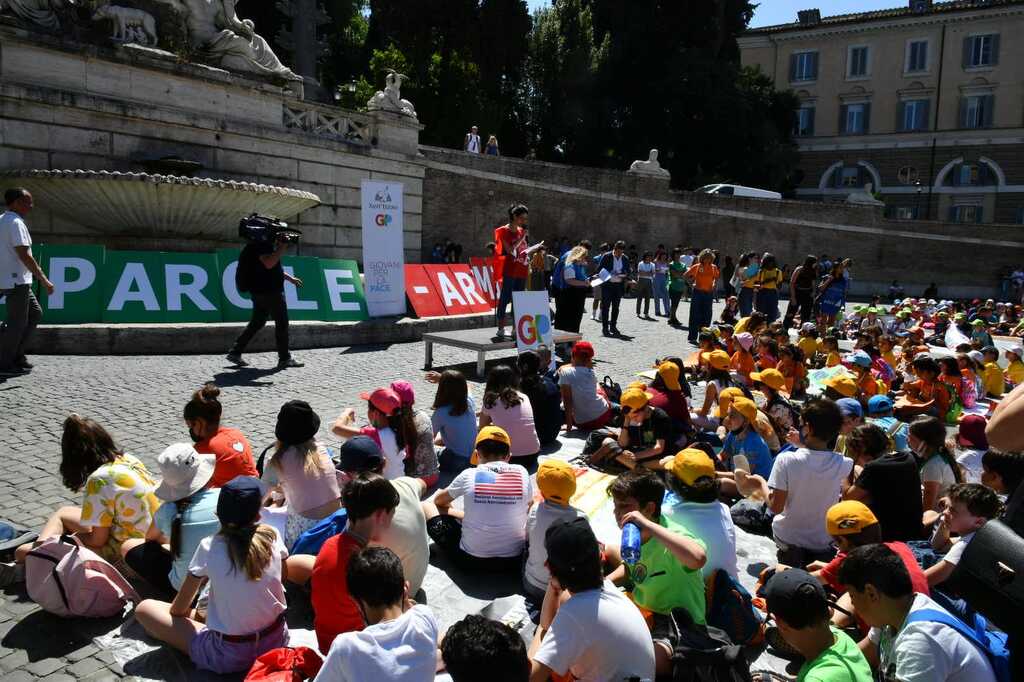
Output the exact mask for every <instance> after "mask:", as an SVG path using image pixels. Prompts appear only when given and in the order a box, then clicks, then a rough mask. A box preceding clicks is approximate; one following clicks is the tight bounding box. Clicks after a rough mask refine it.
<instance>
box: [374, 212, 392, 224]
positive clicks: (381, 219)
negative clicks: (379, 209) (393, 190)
mask: <svg viewBox="0 0 1024 682" xmlns="http://www.w3.org/2000/svg"><path fill="white" fill-rule="evenodd" d="M393 220H394V218H392V217H391V216H390V215H388V214H386V213H378V214H377V217H375V218H374V219H373V222H375V223H377V226H378V227H387V226H388V225H390V224H391V222H392V221H393Z"/></svg>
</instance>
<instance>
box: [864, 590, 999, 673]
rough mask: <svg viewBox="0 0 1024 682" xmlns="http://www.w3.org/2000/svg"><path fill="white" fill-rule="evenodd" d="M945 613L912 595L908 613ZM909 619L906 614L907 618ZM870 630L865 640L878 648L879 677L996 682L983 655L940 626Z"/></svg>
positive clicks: (950, 630)
mask: <svg viewBox="0 0 1024 682" xmlns="http://www.w3.org/2000/svg"><path fill="white" fill-rule="evenodd" d="M922 609H932V610H935V611H943V612H945V611H944V609H943V608H942V607H941V606H939V605H938V604H936V603H935V602H934V601H932V600H931V599H930V598H929V597H926V596H925V595H923V594H917V595H914V603H913V604H912V605H911V607H910V613H914V612H915V611H920V610H922ZM908 616H909V614H908ZM888 630H889V628H886V631H883V630H880V629H879V628H871V632H870V633H869V634H868V637H869V638H870V639H871V641H872V642H874V643H875V644H876V645H878V653H879V658H880V661H881V665H880V666H879V672H880V677H881V679H883V680H899V682H995V679H996V676H995V673H993V672H992V666H991V664H989V662H988V659H986V658H985V655H984V654H983V653H981V651H979V650H978V648H977V647H976V646H974V644H972V643H971V642H970V641H968V640H967V639H965V638H964V636H963V635H961V634H960V633H959V632H957V631H956V630H954V629H953V628H951V627H949V626H948V625H944V624H942V623H932V622H920V623H911V624H909V625H904V626H903V627H902V628H901V629H900V631H899V632H897V633H896V634H895V637H893V635H892V633H891V632H888Z"/></svg>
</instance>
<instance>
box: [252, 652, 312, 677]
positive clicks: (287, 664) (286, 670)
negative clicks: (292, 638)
mask: <svg viewBox="0 0 1024 682" xmlns="http://www.w3.org/2000/svg"><path fill="white" fill-rule="evenodd" d="M323 664H324V661H323V659H322V658H320V654H318V653H317V652H315V651H313V650H312V649H310V648H309V647H305V646H300V647H296V648H294V649H293V648H291V647H281V648H279V649H271V650H270V651H268V652H267V653H265V654H263V655H262V656H260V657H259V658H257V659H256V662H255V663H253V664H252V668H251V669H250V670H249V674H248V675H246V676H245V680H246V682H253V681H254V680H261V681H262V682H305V680H311V679H313V678H314V677H316V676H317V674H318V673H319V672H320V666H322V665H323Z"/></svg>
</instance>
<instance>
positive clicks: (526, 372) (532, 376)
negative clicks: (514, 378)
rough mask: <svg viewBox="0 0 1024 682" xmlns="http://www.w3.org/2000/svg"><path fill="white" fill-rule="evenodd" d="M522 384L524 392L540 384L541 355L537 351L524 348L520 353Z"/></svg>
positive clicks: (519, 362)
mask: <svg viewBox="0 0 1024 682" xmlns="http://www.w3.org/2000/svg"><path fill="white" fill-rule="evenodd" d="M518 365H519V375H520V379H519V382H520V385H521V386H522V388H523V391H524V392H528V391H532V390H533V389H534V388H536V387H537V386H539V385H540V355H538V354H537V351H533V350H524V351H523V352H522V353H520V354H519V360H518Z"/></svg>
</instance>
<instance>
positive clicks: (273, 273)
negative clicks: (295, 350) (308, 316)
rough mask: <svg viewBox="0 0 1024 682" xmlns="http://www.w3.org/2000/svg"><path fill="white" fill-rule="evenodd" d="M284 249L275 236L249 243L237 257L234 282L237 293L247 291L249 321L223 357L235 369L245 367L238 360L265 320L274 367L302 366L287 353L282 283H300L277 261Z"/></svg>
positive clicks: (281, 240)
mask: <svg viewBox="0 0 1024 682" xmlns="http://www.w3.org/2000/svg"><path fill="white" fill-rule="evenodd" d="M287 250H288V242H287V241H285V239H284V237H283V236H279V237H278V238H277V241H273V242H271V241H250V242H249V243H248V244H246V245H245V248H244V249H242V254H241V255H240V256H239V257H238V276H237V277H236V282H237V283H238V284H239V290H242V291H248V292H249V294H250V296H251V297H252V318H250V320H249V324H248V325H247V326H246V328H245V330H244V331H243V332H242V334H241V335H240V336H239V337H238V339H237V340H236V341H235V345H234V346H232V347H231V351H230V352H229V353H228V355H227V358H228V360H229V361H231V362H232V363H234V364H235V365H238V366H239V367H245V366H246V365H248V364H249V363H248V362H246V361H245V360H243V359H242V353H243V352H245V347H246V346H247V345H249V341H251V340H252V337H254V336H255V335H256V333H257V332H258V331H259V330H261V329H263V327H264V325H266V324H267V319H268V318H273V320H274V337H275V340H276V342H277V368H278V369H286V368H288V367H302V363H301V362H299V361H297V360H296V359H295V358H293V357H292V355H291V353H290V352H289V350H288V306H287V304H286V303H285V298H284V283H285V282H286V281H288V282H291V283H292V284H294V285H295V286H297V287H301V286H302V280H301V279H299V278H298V277H292V276H291V275H289V274H288V273H287V272H285V271H284V268H283V267H282V266H281V258H283V257H284V254H285V252H286V251H287ZM243 287H244V288H243Z"/></svg>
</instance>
